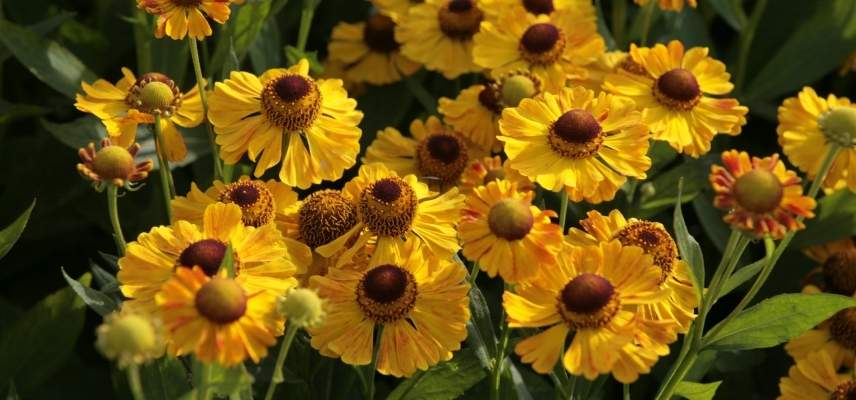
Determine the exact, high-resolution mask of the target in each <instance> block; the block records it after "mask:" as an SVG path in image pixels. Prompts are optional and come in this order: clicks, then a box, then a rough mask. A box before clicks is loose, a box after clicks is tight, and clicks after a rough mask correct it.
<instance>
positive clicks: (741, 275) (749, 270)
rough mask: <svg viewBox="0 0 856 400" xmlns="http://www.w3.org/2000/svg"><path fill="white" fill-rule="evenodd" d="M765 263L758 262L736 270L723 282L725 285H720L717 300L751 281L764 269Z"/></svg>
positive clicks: (762, 261) (763, 260)
mask: <svg viewBox="0 0 856 400" xmlns="http://www.w3.org/2000/svg"><path fill="white" fill-rule="evenodd" d="M765 261H766V259H762V260H758V261H755V262H753V263H752V264H749V265H747V266H745V267H743V268H740V269H738V270H737V272H735V273H734V275H731V276H730V277H729V278H728V280H726V281H725V284H723V285H722V289H721V292H720V293H719V298H720V299H721V298H723V297H725V295H727V294H728V293H731V291H732V290H734V289H737V288H738V287H740V285H742V284H744V283H746V281H748V280H750V279H752V277H753V276H755V275H758V273H759V272H761V269H762V268H764V262H765Z"/></svg>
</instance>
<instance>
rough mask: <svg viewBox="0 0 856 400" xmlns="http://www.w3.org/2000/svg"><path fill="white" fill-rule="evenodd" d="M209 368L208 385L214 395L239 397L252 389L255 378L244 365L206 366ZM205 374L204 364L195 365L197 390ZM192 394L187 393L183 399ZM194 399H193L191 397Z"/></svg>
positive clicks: (194, 375)
mask: <svg viewBox="0 0 856 400" xmlns="http://www.w3.org/2000/svg"><path fill="white" fill-rule="evenodd" d="M206 367H207V368H208V385H207V387H208V388H209V389H210V390H211V392H212V393H214V394H215V395H218V396H222V397H229V396H231V395H238V394H239V393H240V392H242V391H244V390H245V389H248V388H250V387H252V384H253V377H252V376H251V375H250V374H249V373H248V372H247V369H246V368H245V367H244V365H243V364H240V365H237V366H234V367H230V368H226V367H222V366H220V365H218V364H216V363H213V364H208V365H206ZM202 374H203V370H202V364H201V363H200V362H199V361H195V362H194V363H193V378H194V383H195V385H196V389H194V391H195V390H198V389H199V386H200V385H201V377H202ZM191 393H192V392H191ZM191 393H186V394H185V395H184V396H182V398H184V397H187V396H188V395H190V394H191ZM191 398H192V397H191Z"/></svg>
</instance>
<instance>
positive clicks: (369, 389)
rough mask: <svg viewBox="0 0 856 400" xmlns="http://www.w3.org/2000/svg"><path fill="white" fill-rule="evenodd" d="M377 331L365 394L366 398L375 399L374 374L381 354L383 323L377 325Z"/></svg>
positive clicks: (368, 399) (367, 399)
mask: <svg viewBox="0 0 856 400" xmlns="http://www.w3.org/2000/svg"><path fill="white" fill-rule="evenodd" d="M375 331H376V332H375V334H376V336H375V340H374V347H373V348H372V362H371V364H370V365H369V368H371V370H370V371H369V376H368V379H367V382H366V388H365V389H366V393H365V394H366V395H365V399H366V400H372V399H374V395H375V384H374V376H375V372H376V371H377V357H378V354H380V339H381V338H382V337H383V325H381V324H377V325H375Z"/></svg>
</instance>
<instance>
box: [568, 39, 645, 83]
mask: <svg viewBox="0 0 856 400" xmlns="http://www.w3.org/2000/svg"><path fill="white" fill-rule="evenodd" d="M630 48H631V49H634V48H636V45H635V44H633V43H630ZM586 70H587V71H588V74H586V77H585V79H571V84H572V85H580V86H583V87H585V88H586V89H591V90H593V91H594V92H595V93H599V92H600V91H601V90H603V82H604V81H605V80H606V77H607V76H608V75H609V74H616V73H618V71H619V70H624V71H627V72H628V73H631V74H636V75H643V76H644V75H645V74H646V72H645V68H643V67H642V66H641V65H639V64H637V63H636V62H635V61H633V57H631V56H630V54H629V53H627V52H624V51H608V52H605V53H602V54H601V55H600V56H598V58H597V60H595V61H594V62H593V63H591V64H589V65H586Z"/></svg>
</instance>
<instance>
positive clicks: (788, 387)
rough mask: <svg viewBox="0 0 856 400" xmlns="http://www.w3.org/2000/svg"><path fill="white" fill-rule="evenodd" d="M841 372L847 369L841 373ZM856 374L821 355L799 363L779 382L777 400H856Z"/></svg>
mask: <svg viewBox="0 0 856 400" xmlns="http://www.w3.org/2000/svg"><path fill="white" fill-rule="evenodd" d="M842 369H845V370H844V372H843V373H842V372H841V371H842ZM854 372H856V370H854V369H853V365H852V364H850V363H844V362H842V361H841V360H836V359H835V358H834V357H832V356H830V355H829V354H828V353H826V352H824V351H819V352H817V353H814V354H812V355H811V356H809V357H807V358H805V359H804V360H801V361H798V362H797V363H796V365H794V366H792V367H791V368H790V369H789V370H788V376H786V377H784V378H782V379H781V380H780V381H779V390H780V391H781V396H779V397H777V399H778V400H846V399H850V398H853V397H854V396H856V376H854Z"/></svg>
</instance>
